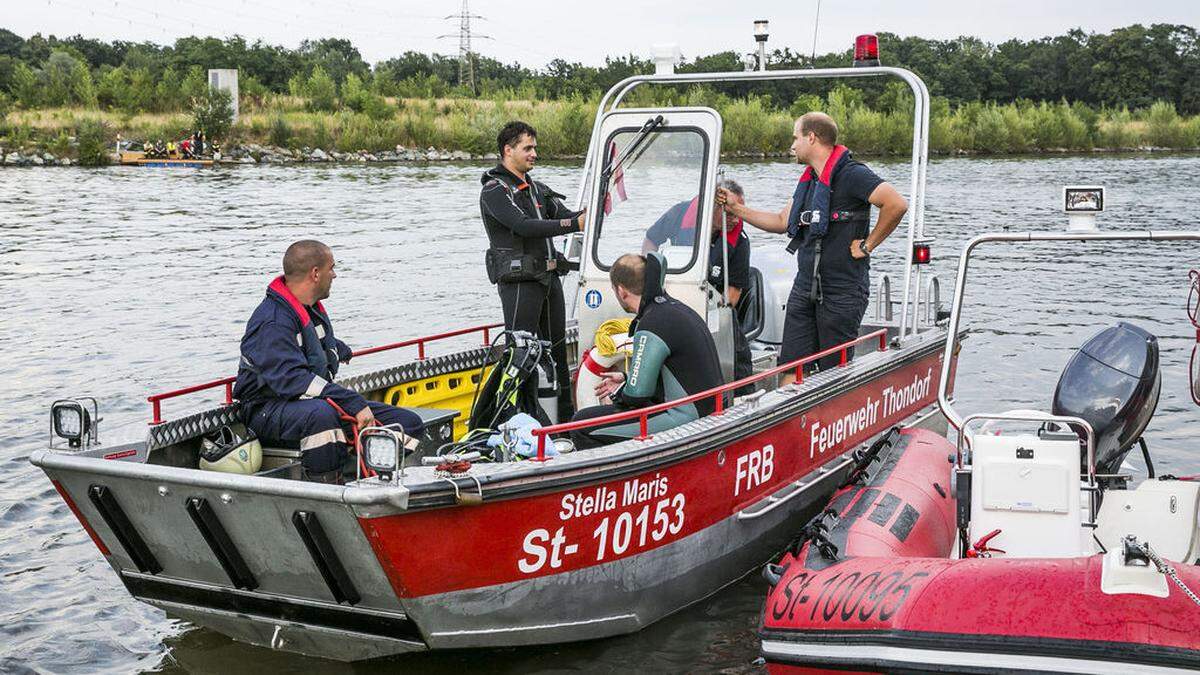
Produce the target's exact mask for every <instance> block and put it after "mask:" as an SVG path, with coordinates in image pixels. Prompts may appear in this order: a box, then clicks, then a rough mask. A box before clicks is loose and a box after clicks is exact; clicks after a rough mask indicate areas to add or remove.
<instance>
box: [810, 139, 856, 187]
mask: <svg viewBox="0 0 1200 675" xmlns="http://www.w3.org/2000/svg"><path fill="white" fill-rule="evenodd" d="M846 152H847V148H846V146H844V145H835V146H833V152H831V153H829V159H827V160H825V166H824V167H823V168H822V169H821V182H822V183H824V184H825V185H829V181H830V180H832V179H833V169H834V168H835V167H836V166H837V163H838V160H839V159H841V158H842V155H844V154H846ZM812 179H813V170H812V167H811V166H806V167H804V173H802V174H800V182H801V183H806V182H808V181H810V180H812Z"/></svg>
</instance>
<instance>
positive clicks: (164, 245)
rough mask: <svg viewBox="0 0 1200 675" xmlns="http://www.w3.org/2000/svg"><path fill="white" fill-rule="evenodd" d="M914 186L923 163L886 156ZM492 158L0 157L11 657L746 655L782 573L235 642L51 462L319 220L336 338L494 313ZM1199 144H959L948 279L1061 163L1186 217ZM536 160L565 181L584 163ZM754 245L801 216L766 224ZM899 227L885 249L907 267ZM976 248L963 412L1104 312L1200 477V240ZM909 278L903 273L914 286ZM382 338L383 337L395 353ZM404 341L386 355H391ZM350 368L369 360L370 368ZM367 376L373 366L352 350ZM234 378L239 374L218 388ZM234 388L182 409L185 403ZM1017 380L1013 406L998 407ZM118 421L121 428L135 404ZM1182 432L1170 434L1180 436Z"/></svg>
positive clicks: (215, 665)
mask: <svg viewBox="0 0 1200 675" xmlns="http://www.w3.org/2000/svg"><path fill="white" fill-rule="evenodd" d="M871 164H872V165H873V166H874V167H875V168H876V169H877V170H878V171H879V172H880V174H881V175H883V176H884V177H885V178H887V179H888V180H889V181H891V182H892V183H893V184H895V185H896V186H897V187H898V188H900V189H901V190H902V191H903V190H906V189H907V185H908V171H907V166H906V165H905V164H904V163H897V162H871ZM484 168H486V167H481V166H466V165H454V166H448V165H438V166H429V167H424V166H398V165H393V166H320V167H286V168H285V167H249V168H233V169H221V170H211V171H167V170H145V169H137V168H111V169H106V170H97V171H88V170H83V169H75V168H64V169H54V170H49V169H47V170H20V169H6V170H3V171H0V298H2V299H3V301H2V302H3V308H4V310H5V312H6V317H5V319H4V321H2V322H0V344H3V345H5V349H3V350H0V372H3V373H5V377H6V382H5V387H4V392H5V396H4V400H3V404H4V407H3V410H4V414H3V415H0V434H2V437H3V438H4V442H3V444H2V445H0V579H2V580H3V581H2V583H0V588H2V589H3V595H4V598H5V601H4V602H3V603H0V672H25V671H28V670H31V669H37V670H42V671H81V670H86V671H90V672H96V671H105V670H110V671H113V672H129V671H134V670H140V669H153V668H161V669H164V670H167V671H170V672H185V671H186V672H195V671H200V672H215V671H225V672H248V671H251V670H254V671H263V670H269V671H273V672H274V671H280V672H289V671H297V672H299V671H311V670H313V669H315V668H320V669H321V670H328V671H331V672H339V671H344V672H350V671H353V672H374V671H382V670H384V669H400V668H410V667H414V668H417V669H421V670H434V671H451V670H457V671H462V670H464V669H485V668H486V669H488V670H499V671H509V672H513V671H518V670H520V671H528V670H567V669H570V670H627V669H638V670H644V669H656V670H661V669H666V670H672V671H678V670H721V669H728V670H731V671H733V672H738V671H740V670H745V669H751V668H752V667H751V666H750V665H749V664H750V662H751V661H752V660H753V658H754V656H755V653H756V650H757V641H756V639H755V637H754V628H755V625H756V622H757V613H758V609H759V607H760V604H761V602H762V597H763V594H764V590H763V588H762V586H761V584H760V583H758V582H757V580H756V578H754V577H751V578H749V579H747V580H745V581H743V582H741V583H739V584H737V585H735V586H733V587H731V588H729V589H727V590H725V591H723V592H722V593H720V594H718V595H717V596H715V597H714V598H712V599H710V600H708V601H706V602H704V603H701V604H699V605H697V606H695V607H693V608H690V609H688V610H686V611H684V612H681V613H680V614H679V615H677V616H675V617H671V618H669V619H667V620H665V621H663V622H660V623H659V624H657V625H655V626H652V627H651V628H649V629H647V630H645V631H643V632H641V633H639V634H637V635H632V636H626V637H621V638H614V639H610V640H601V641H597V642H592V643H586V644H581V645H566V646H553V647H543V648H535V649H520V650H493V651H486V652H467V653H450V654H432V655H422V656H418V657H410V658H405V659H388V660H384V661H382V662H378V663H368V664H357V665H354V666H335V665H331V664H328V663H325V662H318V661H313V660H309V659H305V658H303V657H297V656H291V655H286V654H278V653H274V652H270V651H267V650H263V649H256V648H253V647H248V646H245V645H240V644H237V643H233V642H231V641H229V640H227V639H225V638H223V637H221V636H219V635H216V634H214V633H211V632H209V631H204V630H191V629H189V627H188V626H187V624H184V623H182V622H177V621H172V620H170V619H167V618H166V617H165V616H164V615H163V613H162V612H160V611H158V610H156V609H153V608H151V607H149V606H147V605H143V604H141V603H138V602H136V601H134V600H132V599H131V598H130V597H129V596H128V594H127V593H126V592H125V591H124V589H123V588H122V587H121V585H120V582H119V581H118V580H117V579H116V577H115V575H114V574H113V573H112V570H111V568H109V566H108V565H107V564H105V563H104V561H103V559H102V558H101V557H100V555H99V554H98V553H97V551H96V549H95V546H94V545H93V544H92V543H91V541H90V540H89V539H88V537H87V535H86V534H85V533H84V532H83V530H82V529H81V528H80V527H79V525H78V523H77V521H75V519H74V518H73V517H72V516H71V514H70V512H69V510H68V509H67V508H66V506H65V505H64V504H63V503H62V501H61V500H60V499H59V498H58V497H57V495H56V493H55V492H54V490H53V488H51V487H50V485H49V483H48V482H47V481H46V479H45V477H44V476H43V475H42V474H41V472H40V471H38V470H36V469H34V468H33V467H31V466H30V465H29V464H28V461H27V457H28V454H29V452H30V450H31V449H33V448H36V447H38V446H39V445H40V444H42V443H44V440H45V434H46V419H45V414H46V408H47V406H48V404H49V402H50V401H52V400H53V399H54V398H57V397H59V396H60V395H63V394H68V393H76V394H89V395H94V396H96V397H98V398H100V400H101V401H102V405H103V411H102V412H103V415H104V418H105V421H104V424H103V429H102V433H103V437H104V438H105V440H106V442H112V441H114V440H117V439H119V438H123V437H127V436H129V435H141V434H142V433H143V432H144V430H145V427H144V421H145V419H147V413H148V405H147V404H146V402H145V396H146V395H147V394H148V393H150V392H152V391H162V390H166V389H170V388H174V387H176V386H179V385H183V384H189V383H193V382H201V381H207V380H210V379H214V378H215V377H217V376H220V375H224V374H227V373H230V372H233V370H234V367H235V364H236V359H237V351H236V344H237V341H238V339H239V338H240V336H241V332H242V328H243V326H244V322H245V320H246V317H247V316H249V313H250V311H251V310H252V309H253V308H254V306H255V305H256V304H257V302H258V301H259V299H260V297H261V294H262V292H263V288H264V287H265V285H266V283H267V281H269V279H270V277H271V276H272V275H273V274H274V273H275V269H276V268H277V267H278V265H279V258H280V256H281V254H282V251H283V247H284V246H285V245H286V244H287V243H288V242H290V241H292V240H294V239H297V238H301V237H314V236H315V237H319V238H322V239H324V240H326V241H327V242H329V243H330V244H332V245H333V247H334V249H335V252H336V254H337V256H338V260H339V271H340V276H339V278H338V281H337V285H336V286H335V287H334V295H333V297H332V298H330V301H329V302H328V303H327V304H328V305H329V307H330V310H331V312H332V313H333V314H334V316H335V317H336V320H337V321H338V333H339V336H342V337H344V338H345V339H347V341H348V342H350V343H351V344H353V345H357V346H367V345H372V344H382V343H384V342H390V341H394V340H396V339H399V338H402V337H409V336H414V335H418V334H422V333H430V332H436V331H439V330H443V329H448V328H452V327H457V326H462V325H466V324H474V323H484V322H488V321H492V320H495V319H496V318H497V316H498V315H499V311H498V303H497V302H496V299H495V295H494V291H493V289H492V287H491V286H489V285H488V284H487V281H486V278H485V276H484V273H483V265H482V260H483V249H484V247H485V245H486V239H485V237H484V235H483V228H482V226H481V225H480V223H479V209H478V201H477V199H478V190H479V176H480V173H481V172H482V170H483V169H484ZM1198 171H1200V158H1196V157H1187V156H1171V157H1132V158H1131V157H1115V156H1104V157H1086V158H1078V157H1061V158H1052V159H1041V160H1028V159H944V160H938V161H935V162H934V163H933V164H932V166H931V168H930V171H929V195H928V205H929V212H928V215H927V228H928V231H929V234H931V235H933V236H936V237H937V238H938V240H937V242H936V243H935V245H934V262H933V264H932V270H933V271H934V272H936V273H937V274H939V275H941V277H942V281H943V284H942V287H943V289H944V294H948V292H947V289H949V288H950V286H951V282H952V280H953V275H954V269H955V264H956V261H957V252H958V250H959V249H960V247H961V245H962V243H963V242H964V241H965V240H966V239H968V238H969V237H971V236H973V235H975V234H978V233H979V232H982V231H985V230H994V229H999V228H1004V227H1008V228H1012V229H1051V228H1058V227H1060V226H1061V225H1063V224H1064V223H1065V217H1064V216H1063V215H1062V214H1061V212H1059V211H1058V208H1059V202H1060V200H1061V194H1060V192H1059V190H1060V186H1061V185H1062V184H1064V183H1074V184H1104V185H1106V186H1107V187H1108V188H1109V198H1110V203H1109V204H1108V209H1109V210H1108V212H1107V213H1105V214H1104V215H1103V216H1101V223H1102V225H1103V226H1104V227H1109V228H1116V227H1128V228H1139V229H1144V228H1154V229H1182V228H1185V227H1193V226H1194V223H1193V221H1194V214H1193V213H1192V211H1191V209H1190V208H1189V207H1188V206H1187V205H1186V204H1185V203H1184V201H1183V200H1181V199H1179V198H1178V197H1177V195H1180V194H1190V193H1191V192H1192V190H1193V188H1194V184H1193V183H1194V179H1193V178H1192V177H1193V176H1195V175H1196V174H1197V172H1198ZM536 173H537V175H538V178H539V180H543V181H545V182H546V183H548V184H550V185H551V186H554V187H556V188H558V189H560V190H562V191H566V192H571V191H573V189H574V186H575V185H577V182H578V177H579V176H578V174H579V168H578V167H577V166H573V165H557V166H546V167H541V168H539V169H538V170H537V172H536ZM727 176H728V177H729V178H733V179H735V180H737V181H738V182H740V183H741V184H742V185H743V186H744V187H745V189H746V193H747V200H748V203H750V204H751V205H752V206H756V207H761V208H775V209H778V208H780V207H781V206H782V205H783V203H784V202H785V201H786V199H787V198H788V196H790V194H791V191H792V188H793V186H794V184H795V177H796V170H795V167H794V166H789V165H787V164H782V163H753V164H735V165H732V166H730V167H729V169H728V171H727ZM750 235H751V238H752V240H753V243H754V245H755V246H783V244H784V242H783V240H782V238H781V237H777V236H769V235H766V234H763V233H759V232H756V231H751V232H750ZM901 242H902V239H901V238H900V237H899V236H897V237H895V238H894V239H893V240H892V241H889V242H888V243H887V244H886V245H885V246H884V247H883V248H882V249H880V250H878V251H877V252H876V253H875V254H874V255H873V257H874V259H875V260H874V263H873V269H874V270H875V271H876V273H878V272H879V271H888V272H891V273H892V274H893V276H894V277H895V276H896V272H897V270H898V269H899V265H900V263H901V260H902V258H903V253H904V252H903V251H902V250H901V249H902V248H903V245H902V243H901ZM981 254H982V255H981V256H980V259H979V262H978V263H977V264H976V266H975V267H974V268H973V272H972V275H973V276H972V279H973V282H974V284H973V286H972V290H971V293H970V295H969V297H968V298H967V307H966V309H967V319H966V321H965V326H966V327H967V328H970V329H973V331H974V332H973V333H972V335H971V337H970V338H969V339H968V340H967V341H966V342H965V343H964V346H963V352H962V356H961V363H960V367H959V380H958V386H957V388H956V389H957V394H958V396H959V400H960V401H961V405H962V407H963V408H964V410H966V411H977V410H982V409H984V408H988V409H995V408H997V407H998V408H1002V409H1007V408H1043V409H1044V408H1047V407H1048V406H1049V402H1050V397H1051V395H1052V394H1053V390H1054V384H1055V382H1056V380H1057V376H1058V373H1059V371H1060V370H1061V368H1062V367H1063V365H1064V364H1065V363H1066V362H1067V360H1068V358H1069V357H1070V355H1071V353H1072V350H1073V349H1074V348H1075V347H1076V346H1078V345H1079V344H1081V343H1082V342H1083V341H1084V340H1086V339H1087V337H1089V336H1090V335H1091V334H1093V333H1094V332H1096V331H1097V330H1098V329H1099V328H1100V327H1101V326H1102V325H1105V324H1110V323H1113V322H1115V321H1116V320H1127V321H1132V322H1135V323H1137V324H1139V325H1141V326H1142V327H1144V328H1146V329H1147V330H1149V331H1151V332H1153V333H1155V334H1156V335H1158V336H1159V340H1160V346H1161V348H1162V350H1163V351H1162V365H1163V385H1162V386H1163V396H1162V400H1161V403H1160V406H1159V412H1158V415H1157V416H1156V418H1155V419H1154V421H1153V422H1152V423H1151V426H1150V429H1149V430H1148V433H1147V440H1148V442H1149V443H1150V446H1151V448H1152V449H1154V450H1155V452H1156V463H1157V464H1158V466H1159V470H1160V471H1162V472H1176V473H1195V472H1197V471H1200V461H1198V460H1197V459H1196V458H1194V457H1192V456H1190V455H1187V454H1186V453H1185V449H1186V448H1187V444H1189V443H1194V440H1195V432H1194V430H1193V431H1192V432H1191V433H1188V431H1187V425H1188V424H1189V423H1191V424H1194V423H1195V420H1196V414H1197V409H1196V408H1195V407H1194V406H1193V405H1192V403H1191V400H1190V396H1189V394H1188V392H1187V365H1188V364H1187V361H1188V357H1189V356H1190V354H1191V350H1192V347H1193V345H1194V332H1193V331H1192V328H1191V325H1190V324H1189V323H1188V322H1187V319H1186V317H1185V315H1184V303H1185V300H1186V296H1187V276H1186V275H1187V270H1188V269H1190V268H1193V267H1196V266H1197V258H1198V257H1200V256H1197V254H1196V251H1195V249H1194V248H1188V247H1187V246H1186V245H1183V244H1165V245H1158V246H1154V247H1153V252H1152V255H1150V256H1148V257H1145V258H1139V259H1137V260H1136V262H1134V263H1129V262H1127V261H1129V260H1130V258H1129V257H1128V256H1126V255H1118V254H1116V253H1114V252H1113V249H1112V248H1111V247H1107V246H1104V245H1101V244H1086V245H1082V246H1079V245H1071V246H1070V248H1068V247H1067V246H1066V245H1061V244H1039V245H1024V246H1021V247H1009V248H999V247H988V248H985V249H984V250H982V251H981ZM896 293H897V294H898V293H899V289H897V290H896ZM380 358H381V359H383V357H380ZM384 362H386V360H380V361H372V362H370V363H366V364H365V367H370V368H374V367H377V366H378V365H379V364H380V363H384ZM355 365H356V368H362V367H364V364H355ZM352 372H353V371H352ZM215 396H219V394H216V395H215ZM206 400H207V401H209V402H211V401H214V400H215V398H214V397H210V398H208V399H204V398H203V397H198V398H196V399H188V400H186V401H185V402H184V403H183V404H182V405H180V404H177V405H175V406H168V407H167V409H166V410H165V412H166V413H167V414H168V415H170V414H171V413H172V412H178V411H179V410H181V409H186V408H192V407H196V406H199V405H202V404H203V403H204V402H205V401H206ZM992 401H998V402H999V403H998V404H994V403H992ZM122 425H124V426H122ZM1171 448H1173V449H1171Z"/></svg>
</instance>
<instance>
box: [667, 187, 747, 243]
mask: <svg viewBox="0 0 1200 675" xmlns="http://www.w3.org/2000/svg"><path fill="white" fill-rule="evenodd" d="M699 207H700V197H698V196H697V197H692V201H690V202H688V207H687V210H686V211H684V212H683V221H682V223H681V224H680V228H679V229H681V230H694V229H696V210H697V209H698V208H699ZM742 225H743V223H742V219H741V218H734V219H733V220H732V221H730V223H729V229H728V230H726V232H725V241H726V242H728V243H729V245H730V246H731V247H733V246H737V241H738V237H740V236H741V234H742ZM716 226H717V224H716V223H713V227H714V228H715V227H716Z"/></svg>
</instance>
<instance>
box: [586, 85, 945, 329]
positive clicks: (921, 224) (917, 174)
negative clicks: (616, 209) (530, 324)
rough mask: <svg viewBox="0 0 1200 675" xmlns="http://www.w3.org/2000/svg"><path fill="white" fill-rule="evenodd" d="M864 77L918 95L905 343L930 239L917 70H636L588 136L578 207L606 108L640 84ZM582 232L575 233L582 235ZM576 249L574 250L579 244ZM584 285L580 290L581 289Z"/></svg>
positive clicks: (600, 111)
mask: <svg viewBox="0 0 1200 675" xmlns="http://www.w3.org/2000/svg"><path fill="white" fill-rule="evenodd" d="M864 77H891V78H899V79H900V80H902V81H903V82H904V83H905V84H907V85H908V87H909V89H910V90H911V91H912V94H913V133H912V171H911V174H910V181H911V185H910V188H909V200H910V207H909V209H908V212H907V214H906V216H905V218H906V221H907V223H908V235H907V242H906V244H905V250H906V251H908V252H910V254H909V257H908V258H907V260H906V264H905V266H904V270H903V271H904V283H903V296H902V299H901V302H900V327H899V328H900V330H899V332H898V335H897V338H896V339H897V344H903V343H904V341H905V340H906V338H907V337H908V336H909V335H912V334H915V333H916V332H917V328H918V325H917V320H918V318H919V317H918V315H917V312H916V307H915V306H914V305H915V297H914V296H915V295H916V292H915V290H916V289H917V288H920V283H921V275H922V271H921V267H922V265H920V264H916V263H915V262H914V261H913V260H912V257H911V251H912V250H913V245H914V244H916V243H918V242H927V241H928V238H927V237H926V235H925V182H926V174H927V172H928V168H929V110H930V105H931V104H930V96H929V89H928V87H926V86H925V82H924V81H923V80H922V79H921V78H920V77H918V76H917V75H916V74H915V73H913V72H912V71H910V70H907V69H905V68H892V67H887V66H872V67H853V68H804V69H798V70H757V71H744V72H743V71H732V72H716V73H663V74H654V75H633V76H630V77H627V78H625V79H624V80H621V81H620V82H617V83H616V84H614V85H613V86H612V87H611V88H609V90H608V91H607V92H605V94H604V96H603V98H601V99H600V104H599V106H597V108H596V116H595V120H594V122H593V123H592V135H591V138H590V140H589V141H588V151H587V154H586V155H585V156H584V165H583V173H582V175H581V177H580V179H579V192H578V196H577V198H576V202H575V204H576V208H583V207H584V206H585V201H586V200H587V197H588V195H590V194H591V190H590V185H591V181H593V180H595V179H596V177H597V161H598V158H599V157H600V152H599V150H600V146H601V143H603V141H602V139H601V138H600V121H601V120H602V119H603V118H604V115H605V113H607V112H611V111H614V110H617V109H619V108H620V106H621V103H622V101H624V100H625V97H626V96H628V95H629V94H630V92H632V91H633V90H634V89H636V88H637V87H640V86H643V85H696V84H708V83H732V82H736V83H746V84H748V83H753V82H771V81H779V80H810V79H847V78H849V79H858V78H864ZM581 236H582V235H578V234H576V235H572V238H573V239H574V240H578V238H579V237H581ZM570 250H574V249H573V247H571V248H570ZM577 290H578V289H577Z"/></svg>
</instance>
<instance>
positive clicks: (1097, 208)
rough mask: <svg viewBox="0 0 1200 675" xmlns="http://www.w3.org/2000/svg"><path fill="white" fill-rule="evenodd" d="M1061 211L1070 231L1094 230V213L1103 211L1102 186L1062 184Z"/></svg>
mask: <svg viewBox="0 0 1200 675" xmlns="http://www.w3.org/2000/svg"><path fill="white" fill-rule="evenodd" d="M1063 212H1064V213H1066V214H1067V230H1068V231H1070V232H1095V231H1096V229H1097V228H1096V214H1097V213H1103V212H1104V186H1102V185H1064V186H1063Z"/></svg>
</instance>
